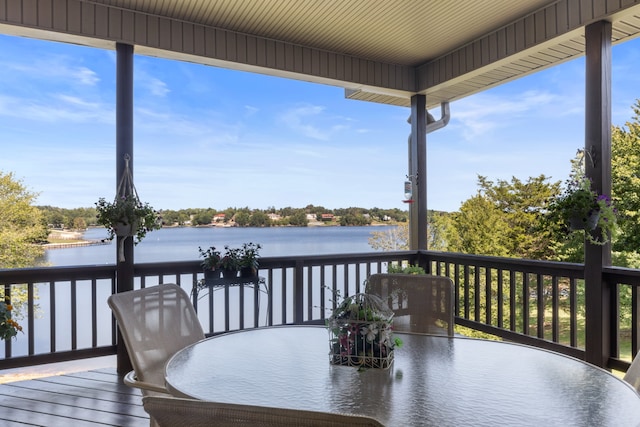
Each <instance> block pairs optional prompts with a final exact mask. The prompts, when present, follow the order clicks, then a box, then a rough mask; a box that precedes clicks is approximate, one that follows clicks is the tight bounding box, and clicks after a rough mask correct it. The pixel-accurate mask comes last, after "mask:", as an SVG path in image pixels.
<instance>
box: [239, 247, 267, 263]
mask: <svg viewBox="0 0 640 427" xmlns="http://www.w3.org/2000/svg"><path fill="white" fill-rule="evenodd" d="M261 248H262V246H261V245H260V244H256V243H252V242H249V243H243V244H242V249H241V250H240V258H239V261H238V264H239V267H240V268H258V258H260V254H259V252H260V249H261Z"/></svg>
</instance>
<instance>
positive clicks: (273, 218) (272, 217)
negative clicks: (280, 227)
mask: <svg viewBox="0 0 640 427" xmlns="http://www.w3.org/2000/svg"><path fill="white" fill-rule="evenodd" d="M267 216H268V217H269V219H270V220H271V221H280V220H281V219H282V217H281V216H280V215H278V214H277V213H270V214H267Z"/></svg>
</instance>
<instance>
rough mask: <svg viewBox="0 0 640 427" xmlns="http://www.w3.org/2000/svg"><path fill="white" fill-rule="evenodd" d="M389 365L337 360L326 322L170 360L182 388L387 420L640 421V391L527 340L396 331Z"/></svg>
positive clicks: (248, 335)
mask: <svg viewBox="0 0 640 427" xmlns="http://www.w3.org/2000/svg"><path fill="white" fill-rule="evenodd" d="M397 335H398V336H399V337H400V338H401V339H402V340H403V341H404V345H403V346H402V347H401V348H400V349H396V351H395V361H394V364H393V365H392V367H391V368H390V369H388V370H378V369H367V370H364V371H359V370H358V369H357V368H353V367H347V366H337V365H331V364H330V363H329V355H328V349H329V343H328V333H327V331H326V329H325V328H322V327H304V326H292V327H273V328H261V329H256V330H250V331H243V332H237V333H230V334H225V335H220V336H217V337H215V338H211V339H208V340H205V341H202V342H200V343H197V344H195V345H192V346H190V347H187V348H186V349H184V350H182V351H180V352H179V353H178V354H176V355H175V356H174V357H173V358H172V359H171V360H170V361H169V362H168V364H167V367H166V374H167V375H166V380H167V386H168V388H169V389H170V390H172V392H174V393H175V394H176V395H182V396H188V397H193V398H197V399H204V400H214V401H219V402H228V403H243V404H250V405H264V406H276V407H286V408H295V409H307V410H316V411H328V412H345V413H352V414H362V415H368V416H372V417H375V418H376V419H378V420H379V421H381V422H382V423H384V424H385V425H387V426H417V425H428V426H431V425H433V426H482V425H487V426H495V425H504V426H518V425H527V426H545V427H549V426H563V427H564V426H616V427H623V426H634V427H636V426H637V425H638V424H639V423H640V395H638V394H637V393H636V391H635V390H634V389H633V388H632V387H631V386H629V385H628V384H627V383H625V382H623V381H622V380H620V379H619V378H617V377H615V376H613V375H611V374H610V373H608V372H607V371H605V370H602V369H600V368H597V367H594V366H592V365H590V364H587V363H584V362H582V361H580V360H577V359H574V358H570V357H566V356H563V355H560V354H557V353H553V352H549V351H545V350H540V349H535V348H532V347H528V346H523V345H518V344H510V343H505V342H497V341H485V340H476V339H467V338H460V337H456V338H449V337H443V336H428V335H412V334H397Z"/></svg>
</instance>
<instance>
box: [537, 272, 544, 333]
mask: <svg viewBox="0 0 640 427" xmlns="http://www.w3.org/2000/svg"><path fill="white" fill-rule="evenodd" d="M536 294H537V295H536V297H537V298H538V299H537V301H536V303H537V311H538V312H537V313H536V318H537V325H536V329H537V330H538V338H543V339H544V317H545V311H546V310H545V306H546V304H545V300H546V298H545V289H544V281H543V280H542V274H536Z"/></svg>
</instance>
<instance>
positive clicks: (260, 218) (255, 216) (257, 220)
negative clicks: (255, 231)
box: [249, 211, 271, 227]
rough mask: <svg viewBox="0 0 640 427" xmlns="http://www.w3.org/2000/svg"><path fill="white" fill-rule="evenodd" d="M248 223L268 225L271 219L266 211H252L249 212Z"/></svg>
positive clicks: (261, 225)
mask: <svg viewBox="0 0 640 427" xmlns="http://www.w3.org/2000/svg"><path fill="white" fill-rule="evenodd" d="M249 225H250V226H251V227H269V226H270V225H271V220H270V219H269V216H268V215H267V214H266V213H264V212H262V211H254V212H253V213H252V214H251V218H250V220H249Z"/></svg>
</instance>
